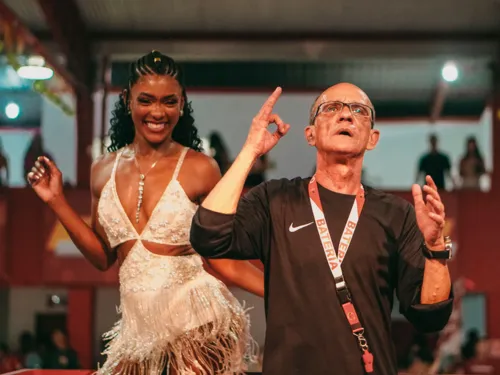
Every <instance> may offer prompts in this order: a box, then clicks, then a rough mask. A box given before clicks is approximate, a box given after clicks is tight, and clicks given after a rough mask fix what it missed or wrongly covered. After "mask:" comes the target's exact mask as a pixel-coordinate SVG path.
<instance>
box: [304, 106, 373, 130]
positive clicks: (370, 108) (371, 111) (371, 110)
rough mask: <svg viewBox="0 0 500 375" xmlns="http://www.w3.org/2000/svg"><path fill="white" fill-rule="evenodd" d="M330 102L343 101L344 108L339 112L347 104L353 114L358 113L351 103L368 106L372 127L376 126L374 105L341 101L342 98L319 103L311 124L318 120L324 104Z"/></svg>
mask: <svg viewBox="0 0 500 375" xmlns="http://www.w3.org/2000/svg"><path fill="white" fill-rule="evenodd" d="M329 103H341V104H342V108H341V109H340V111H339V113H341V112H342V111H343V110H344V107H345V106H347V107H348V108H349V111H350V112H351V114H352V115H353V116H356V115H355V114H354V112H353V111H352V108H351V105H353V104H356V105H359V106H362V107H366V108H368V109H369V110H370V121H371V128H372V129H373V127H374V126H375V110H374V109H373V108H372V107H370V106H368V105H366V104H362V103H356V102H354V103H345V102H341V101H340V100H331V101H328V102H323V103H321V104H320V105H318V108H316V113H315V114H314V116H313V117H312V119H311V121H310V122H311V125H314V121H316V117H318V114H319V109H320V108H321V107H322V106H323V105H325V104H329Z"/></svg>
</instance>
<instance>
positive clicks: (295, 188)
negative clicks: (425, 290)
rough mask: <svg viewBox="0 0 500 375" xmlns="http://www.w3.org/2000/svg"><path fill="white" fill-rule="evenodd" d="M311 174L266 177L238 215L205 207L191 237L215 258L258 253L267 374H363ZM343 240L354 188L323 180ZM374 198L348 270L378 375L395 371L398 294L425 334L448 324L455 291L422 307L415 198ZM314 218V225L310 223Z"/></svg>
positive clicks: (335, 235)
mask: <svg viewBox="0 0 500 375" xmlns="http://www.w3.org/2000/svg"><path fill="white" fill-rule="evenodd" d="M308 182H309V179H302V178H296V179H293V180H287V179H281V180H272V181H268V182H265V183H263V184H261V185H259V186H257V187H256V188H254V189H252V190H251V191H249V192H248V193H247V194H246V195H245V196H244V197H243V198H242V199H241V201H240V203H239V205H238V209H237V212H236V214H234V215H226V214H220V213H216V212H213V211H210V210H207V209H205V208H203V207H200V209H199V210H198V212H197V213H196V215H195V217H194V218H193V225H192V228H191V243H192V245H193V248H194V249H195V250H196V251H197V252H198V253H199V254H201V255H202V256H205V257H208V258H233V259H260V260H261V261H262V262H263V264H264V270H265V284H266V288H265V310H266V320H267V330H266V341H265V351H264V365H263V374H266V375H281V374H283V375H285V374H287V375H299V374H301V375H302V374H308V375H331V374H339V375H360V374H363V371H364V370H363V365H362V360H361V352H360V350H359V348H358V345H357V342H356V339H355V337H354V336H353V335H352V332H351V330H350V327H349V324H348V323H347V320H346V317H345V315H344V312H343V310H342V307H341V305H340V302H339V300H338V297H337V294H336V290H335V284H334V281H333V276H332V274H331V271H330V268H329V266H328V264H327V262H326V257H325V254H324V251H323V248H322V245H321V242H320V238H319V235H318V231H317V228H316V226H315V224H314V217H313V213H312V209H311V205H310V202H309V195H308V191H307V186H308ZM319 193H320V198H321V202H322V205H323V210H324V212H325V218H326V220H327V224H328V227H329V229H330V233H331V236H332V240H333V243H334V244H335V248H336V249H337V248H338V244H339V239H340V236H341V233H342V230H343V229H344V226H345V223H346V221H347V218H348V216H349V212H350V210H351V207H352V204H353V202H354V198H355V197H354V196H351V195H343V194H338V193H335V192H332V191H329V190H327V189H325V188H323V187H321V186H319ZM365 193H366V195H365V196H366V200H365V204H364V208H363V211H362V213H361V216H360V219H359V223H358V226H357V228H356V231H355V233H354V236H353V238H352V241H351V245H350V247H349V250H348V253H347V255H346V257H345V259H344V261H343V263H342V271H343V274H344V277H345V279H346V282H347V284H348V287H349V289H350V291H351V294H352V297H353V302H354V305H355V307H356V309H357V311H358V313H359V315H360V320H361V322H362V324H363V326H364V327H365V330H366V332H365V336H366V338H367V340H368V344H369V345H370V349H371V351H372V353H373V355H374V375H395V374H397V365H396V355H395V350H394V347H393V344H392V338H391V309H392V304H393V296H394V292H396V295H397V297H398V299H399V301H400V311H401V313H402V314H404V315H405V316H406V318H407V319H408V320H409V321H410V322H412V323H413V324H414V326H415V327H416V328H417V329H419V330H421V331H424V332H431V331H437V330H440V329H442V328H443V327H444V326H445V324H446V323H447V321H448V319H449V316H450V314H451V310H452V299H453V298H452V296H450V299H448V300H446V301H443V302H440V303H437V304H434V305H421V304H420V303H419V302H420V287H421V285H422V279H423V271H424V263H425V258H424V257H423V255H422V253H421V250H420V248H421V244H422V240H423V238H422V234H421V233H420V231H419V229H418V227H417V224H416V217H415V211H414V209H413V206H412V205H411V204H410V203H409V202H407V201H405V200H403V199H402V198H399V197H396V196H394V195H390V194H386V193H383V192H381V191H378V190H375V189H372V188H369V187H366V188H365ZM311 223H312V224H311Z"/></svg>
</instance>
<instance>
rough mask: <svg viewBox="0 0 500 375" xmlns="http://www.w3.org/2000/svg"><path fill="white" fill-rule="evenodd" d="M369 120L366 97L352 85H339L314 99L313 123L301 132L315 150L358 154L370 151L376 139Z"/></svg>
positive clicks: (369, 107)
mask: <svg viewBox="0 0 500 375" xmlns="http://www.w3.org/2000/svg"><path fill="white" fill-rule="evenodd" d="M342 103H345V104H344V105H342ZM346 104H349V105H351V108H349V106H348V105H346ZM316 114H317V115H316ZM372 121H373V105H372V103H371V101H370V99H369V98H368V96H367V95H366V94H365V93H364V92H363V91H362V90H361V89H359V88H358V87H356V86H354V85H351V84H348V83H341V84H338V85H335V86H332V87H330V88H329V89H327V90H326V91H325V92H323V94H321V95H320V96H319V97H318V99H317V100H316V103H315V104H314V106H313V124H311V125H309V126H308V127H307V128H306V130H305V134H306V139H307V142H308V143H309V144H310V145H311V146H315V147H316V148H317V150H318V151H322V152H327V153H335V154H340V155H351V156H358V155H362V154H363V153H364V152H365V151H366V150H372V149H374V148H375V146H376V145H377V142H378V139H379V131H378V130H375V129H372Z"/></svg>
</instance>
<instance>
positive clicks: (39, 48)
mask: <svg viewBox="0 0 500 375" xmlns="http://www.w3.org/2000/svg"><path fill="white" fill-rule="evenodd" d="M0 19H1V20H2V21H3V22H5V23H8V24H10V25H11V26H12V27H13V30H14V31H15V33H16V34H17V35H19V36H21V38H23V39H24V41H25V43H26V45H27V46H29V50H30V52H32V53H33V54H38V55H40V56H42V57H43V58H44V59H45V61H46V62H47V65H49V66H50V67H51V68H52V69H54V71H55V72H56V74H57V75H58V76H59V77H61V78H62V79H63V80H64V81H65V82H66V83H67V84H68V85H70V86H71V87H73V88H75V87H78V86H80V85H81V83H80V82H79V80H78V79H77V77H75V76H74V75H73V74H72V72H70V71H69V70H68V69H66V68H65V67H64V66H62V65H61V64H60V63H58V62H57V61H56V59H55V58H54V56H52V55H51V54H50V53H49V52H48V51H47V49H46V48H45V47H44V46H43V44H42V43H41V42H40V40H39V39H38V38H37V37H36V36H35V35H34V34H33V33H32V32H31V31H30V29H29V28H28V27H27V26H26V25H25V24H24V23H23V22H22V21H21V20H20V19H19V17H18V16H17V14H15V13H14V11H12V10H11V9H10V8H9V7H8V6H7V5H5V3H4V2H3V0H0Z"/></svg>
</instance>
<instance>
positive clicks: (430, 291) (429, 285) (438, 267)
mask: <svg viewBox="0 0 500 375" xmlns="http://www.w3.org/2000/svg"><path fill="white" fill-rule="evenodd" d="M450 291H451V278H450V272H449V270H448V266H447V265H446V261H444V260H437V259H426V260H425V268H424V280H423V283H422V291H421V294H420V303H421V304H424V305H427V304H433V303H438V302H442V301H445V300H447V299H448V298H450Z"/></svg>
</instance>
